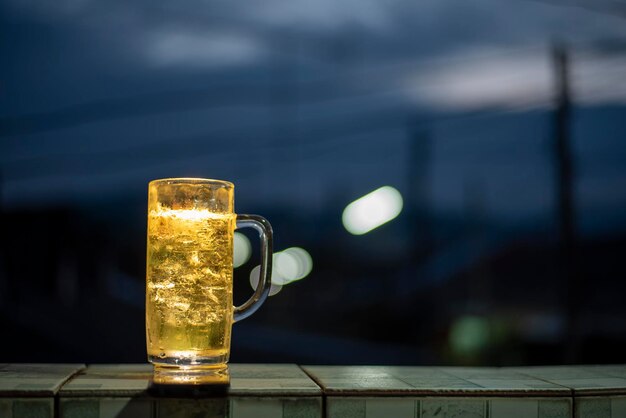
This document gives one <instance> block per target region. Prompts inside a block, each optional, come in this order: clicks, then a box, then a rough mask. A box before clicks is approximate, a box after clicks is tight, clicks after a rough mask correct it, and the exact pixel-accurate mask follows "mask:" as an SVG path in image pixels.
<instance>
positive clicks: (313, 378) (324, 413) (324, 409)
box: [296, 364, 326, 418]
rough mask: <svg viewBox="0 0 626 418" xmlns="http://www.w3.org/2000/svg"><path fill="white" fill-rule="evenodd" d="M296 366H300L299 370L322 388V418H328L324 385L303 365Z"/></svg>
mask: <svg viewBox="0 0 626 418" xmlns="http://www.w3.org/2000/svg"><path fill="white" fill-rule="evenodd" d="M296 366H298V368H299V369H300V370H302V372H303V373H304V374H306V375H307V376H308V377H309V379H311V380H312V381H313V382H314V383H315V384H316V385H317V387H319V388H320V391H321V392H322V418H326V391H325V390H324V387H323V386H322V383H321V382H320V381H319V380H318V379H316V378H315V376H313V375H311V374H309V373H308V372H307V371H306V369H305V368H304V367H302V365H300V364H296Z"/></svg>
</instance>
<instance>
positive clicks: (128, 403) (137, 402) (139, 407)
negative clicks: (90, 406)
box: [99, 398, 153, 418]
mask: <svg viewBox="0 0 626 418" xmlns="http://www.w3.org/2000/svg"><path fill="white" fill-rule="evenodd" d="M99 401H100V418H152V416H153V413H152V409H153V407H152V405H153V403H152V401H150V400H146V399H130V398H104V399H99Z"/></svg>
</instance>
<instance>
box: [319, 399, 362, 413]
mask: <svg viewBox="0 0 626 418" xmlns="http://www.w3.org/2000/svg"><path fill="white" fill-rule="evenodd" d="M326 409H327V414H328V415H327V417H328V418H365V399H358V398H335V397H332V398H327V399H326Z"/></svg>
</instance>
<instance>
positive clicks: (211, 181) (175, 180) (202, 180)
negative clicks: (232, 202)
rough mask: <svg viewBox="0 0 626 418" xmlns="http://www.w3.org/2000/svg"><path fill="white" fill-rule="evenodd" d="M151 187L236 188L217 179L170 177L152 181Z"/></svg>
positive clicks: (227, 182) (228, 182)
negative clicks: (215, 186)
mask: <svg viewBox="0 0 626 418" xmlns="http://www.w3.org/2000/svg"><path fill="white" fill-rule="evenodd" d="M148 184H149V185H159V184H206V185H209V184H215V185H221V186H224V187H228V188H231V189H232V188H234V187H235V185H234V184H233V183H231V182H230V181H226V180H216V179H205V178H199V177H198V178H196V177H168V178H164V179H155V180H151V181H150V182H149V183H148Z"/></svg>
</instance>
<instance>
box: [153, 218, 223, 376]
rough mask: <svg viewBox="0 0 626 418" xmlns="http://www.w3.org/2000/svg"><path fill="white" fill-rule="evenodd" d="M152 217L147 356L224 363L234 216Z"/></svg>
mask: <svg viewBox="0 0 626 418" xmlns="http://www.w3.org/2000/svg"><path fill="white" fill-rule="evenodd" d="M148 216H149V220H148V270H147V294H146V312H147V322H146V324H147V339H148V356H149V357H151V358H158V359H178V360H179V363H182V364H194V363H198V362H201V361H202V360H203V359H207V360H210V362H211V363H214V362H217V363H222V362H223V363H225V362H226V361H227V359H228V352H229V348H230V333H231V327H232V318H233V296H232V294H233V290H232V289H233V240H232V234H233V231H234V227H235V222H234V221H235V216H234V215H232V214H214V213H211V212H209V211H208V210H163V211H151V212H150V213H149V214H148Z"/></svg>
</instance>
